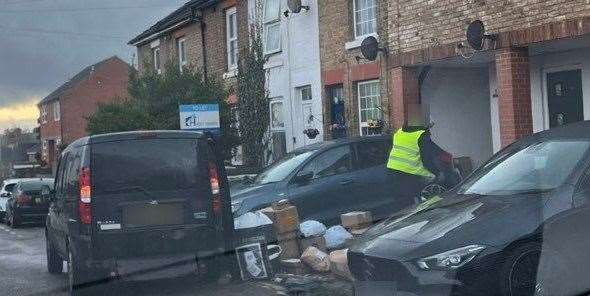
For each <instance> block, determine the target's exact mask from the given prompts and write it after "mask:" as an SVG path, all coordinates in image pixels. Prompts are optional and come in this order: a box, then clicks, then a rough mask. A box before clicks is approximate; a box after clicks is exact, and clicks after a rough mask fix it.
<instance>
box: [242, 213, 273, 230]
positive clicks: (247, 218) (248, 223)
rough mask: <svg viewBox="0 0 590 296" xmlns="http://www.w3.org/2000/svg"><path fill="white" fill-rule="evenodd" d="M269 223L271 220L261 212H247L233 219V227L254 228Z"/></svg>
mask: <svg viewBox="0 0 590 296" xmlns="http://www.w3.org/2000/svg"><path fill="white" fill-rule="evenodd" d="M270 224H272V221H271V220H270V219H269V218H268V216H266V215H265V214H263V213H261V212H255V213H251V212H249V213H246V214H244V215H242V216H239V217H237V218H235V219H234V229H246V228H254V227H258V226H262V225H270Z"/></svg>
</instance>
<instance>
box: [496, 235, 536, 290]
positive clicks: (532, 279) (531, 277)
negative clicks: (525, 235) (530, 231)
mask: <svg viewBox="0 0 590 296" xmlns="http://www.w3.org/2000/svg"><path fill="white" fill-rule="evenodd" d="M540 257H541V246H540V244H538V243H536V242H531V243H525V244H523V245H521V246H519V247H517V248H516V249H514V250H513V251H512V252H511V253H510V255H509V256H508V258H506V261H505V262H504V265H503V267H502V273H501V280H500V288H501V291H502V295H504V296H517V295H518V296H534V295H536V294H537V293H536V290H537V288H538V283H537V271H538V267H539V259H540Z"/></svg>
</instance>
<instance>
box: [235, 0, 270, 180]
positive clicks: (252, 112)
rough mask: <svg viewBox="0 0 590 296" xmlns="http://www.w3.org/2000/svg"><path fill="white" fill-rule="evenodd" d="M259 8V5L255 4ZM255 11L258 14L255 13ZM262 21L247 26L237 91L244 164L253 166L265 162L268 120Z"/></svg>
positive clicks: (262, 164) (258, 165)
mask: <svg viewBox="0 0 590 296" xmlns="http://www.w3.org/2000/svg"><path fill="white" fill-rule="evenodd" d="M258 11H260V9H259V8H258ZM257 15H260V14H258V13H257ZM263 46H264V45H263V42H262V30H261V24H260V23H259V22H256V23H255V24H253V25H252V27H251V29H250V44H249V46H247V47H244V49H243V50H242V51H241V53H240V59H239V61H238V74H237V91H236V95H237V97H238V104H237V110H238V118H239V132H240V140H241V143H242V149H243V155H244V161H245V163H246V165H248V166H252V167H254V168H256V169H261V168H262V167H263V166H264V161H265V159H264V153H265V151H266V150H267V148H268V128H269V124H270V110H269V98H268V92H267V90H266V70H265V69H264V64H265V63H266V57H265V55H264V47H263Z"/></svg>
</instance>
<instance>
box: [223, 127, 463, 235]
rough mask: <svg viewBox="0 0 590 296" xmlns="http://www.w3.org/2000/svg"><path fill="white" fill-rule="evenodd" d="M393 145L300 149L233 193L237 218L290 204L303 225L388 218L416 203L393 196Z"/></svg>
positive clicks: (373, 141) (367, 142)
mask: <svg viewBox="0 0 590 296" xmlns="http://www.w3.org/2000/svg"><path fill="white" fill-rule="evenodd" d="M391 144H392V141H391V137H390V136H368V137H355V138H349V139H342V140H335V141H326V142H322V143H317V144H312V145H309V146H306V147H303V148H300V149H296V150H294V151H292V152H291V153H289V154H287V155H286V156H285V157H283V158H282V159H279V160H277V161H276V162H275V163H274V164H272V165H271V166H270V167H268V168H266V169H265V170H264V171H263V172H262V173H260V174H259V175H258V176H257V177H256V178H255V179H254V181H253V182H252V184H250V186H249V187H247V188H245V189H242V190H239V191H237V192H232V210H233V212H234V216H240V215H243V214H244V213H247V212H249V211H255V210H259V209H262V208H264V207H266V206H268V205H269V204H271V203H272V202H275V201H279V200H281V199H288V200H289V201H290V202H291V203H292V204H294V205H296V206H297V210H298V212H299V216H300V219H301V220H302V221H303V220H308V219H313V220H318V221H322V222H325V223H327V224H338V223H339V221H340V215H341V214H344V213H347V212H351V211H371V212H372V213H373V217H374V219H376V220H379V219H383V218H386V217H388V216H389V215H391V214H392V213H394V212H395V211H397V210H400V209H403V208H405V207H408V206H410V205H411V204H413V203H414V200H413V199H407V200H405V199H401V198H396V196H395V195H396V194H395V192H396V189H395V188H393V187H394V184H393V183H392V182H391V176H390V174H389V172H388V169H387V167H386V164H387V159H388V156H389V152H390V150H391V148H390V147H391ZM441 153H446V152H444V151H441ZM448 158H449V159H452V157H450V155H448Z"/></svg>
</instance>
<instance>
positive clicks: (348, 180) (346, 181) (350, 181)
mask: <svg viewBox="0 0 590 296" xmlns="http://www.w3.org/2000/svg"><path fill="white" fill-rule="evenodd" d="M352 183H354V180H352V179H344V180H340V185H342V186H344V185H348V184H352Z"/></svg>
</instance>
